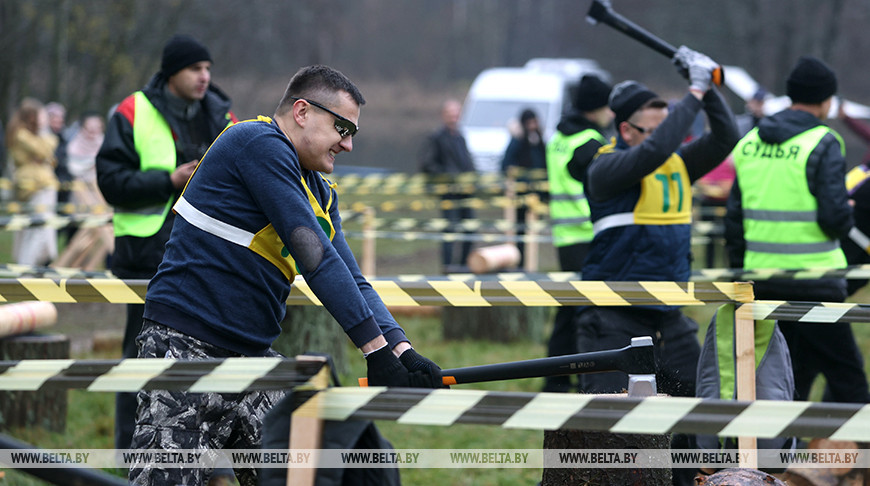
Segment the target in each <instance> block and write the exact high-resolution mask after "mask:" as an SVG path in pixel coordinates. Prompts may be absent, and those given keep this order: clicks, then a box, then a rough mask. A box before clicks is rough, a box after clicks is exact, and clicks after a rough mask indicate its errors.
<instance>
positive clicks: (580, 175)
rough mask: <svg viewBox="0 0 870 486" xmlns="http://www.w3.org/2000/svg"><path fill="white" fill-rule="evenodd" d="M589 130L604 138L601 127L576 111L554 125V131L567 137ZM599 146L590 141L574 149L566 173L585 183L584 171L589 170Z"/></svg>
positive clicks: (599, 144)
mask: <svg viewBox="0 0 870 486" xmlns="http://www.w3.org/2000/svg"><path fill="white" fill-rule="evenodd" d="M590 128H591V129H593V130H595V131H597V132H598V133H601V135H602V136H604V132H603V130H602V128H601V127H599V126H597V125H595V124H594V123H592V122H591V121H589V119H588V118H586V117H585V116H583V114H581V113H579V112H576V111H572V112H569V113H568V114H566V115H565V116H564V117H562V119H561V120H559V124H558V125H556V130H558V131H559V133H562V134H563V135H567V136H571V135H574V134H575V133H580V132H582V131H584V130H588V129H590ZM601 146H602V144H601V142H599V141H598V140H595V139H592V140H589V141H588V142H586V143H584V144H583V145H581V146H579V147H577V148H576V149H574V155H573V156H572V157H571V160H570V161H569V162H568V173H569V174H571V177H573V178H574V179H577V180H578V181H580V182H585V181H586V169H588V168H589V164H590V163H591V162H592V158H593V157H595V154H597V153H598V149H600V148H601Z"/></svg>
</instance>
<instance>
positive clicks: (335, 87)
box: [275, 64, 366, 115]
mask: <svg viewBox="0 0 870 486" xmlns="http://www.w3.org/2000/svg"><path fill="white" fill-rule="evenodd" d="M339 91H344V92H346V93H348V94H349V95H350V97H351V98H353V100H354V101H355V102H356V104H357V105H359V106H362V105H364V104H366V100H365V98H363V95H362V93H360V91H359V88H357V87H356V85H355V84H353V82H352V81H351V80H350V79H348V77H347V76H345V75H344V74H342V73H341V72H340V71H337V70H335V69H333V68H331V67H329V66H324V65H321V64H315V65H313V66H306V67H304V68H302V69H300V70H299V71H296V74H294V75H293V77H292V78H290V83H289V84H288V85H287V89H286V90H285V91H284V96H283V97H282V98H281V102H280V103H278V108H276V109H275V113H276V114H278V115H283V114H284V113H286V112H287V111H288V110H289V109H290V107H291V106H293V103H294V102H295V101H296V100H294V99H293V98H311V99H312V100H314V101H317V102H320V103H329V102H330V101H331V100H332V99H334V97H335V94H336V93H337V92H339Z"/></svg>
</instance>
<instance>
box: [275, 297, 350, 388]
mask: <svg viewBox="0 0 870 486" xmlns="http://www.w3.org/2000/svg"><path fill="white" fill-rule="evenodd" d="M347 343H348V337H347V335H346V334H345V333H344V330H343V329H342V328H341V326H340V325H339V324H338V322H336V320H335V318H333V317H332V314H330V313H329V311H327V310H326V308H325V307H321V306H311V305H290V306H287V315H286V316H284V320H283V321H281V335H280V336H278V339H276V340H275V343H274V344H272V349H274V350H275V351H278V352H279V353H281V354H283V355H284V356H287V357H288V358H292V357H294V356H296V355H299V354H304V353H306V352H308V351H313V352H318V353H326V354H328V355H330V356H332V360H333V362H334V363H335V367H336V371H338V372H344V371H346V370H347V369H348V368H347V352H346V349H347Z"/></svg>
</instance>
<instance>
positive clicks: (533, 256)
mask: <svg viewBox="0 0 870 486" xmlns="http://www.w3.org/2000/svg"><path fill="white" fill-rule="evenodd" d="M526 203H527V205H526V220H525V221H524V222H525V224H526V231H525V238H526V244H525V255H524V256H523V258H524V260H523V269H524V270H525V271H526V272H537V271H538V239H537V233H535V225H536V223H537V222H538V214H537V211H538V203H539V201H538V196H537V195H536V194H534V193H530V194H528V195H526Z"/></svg>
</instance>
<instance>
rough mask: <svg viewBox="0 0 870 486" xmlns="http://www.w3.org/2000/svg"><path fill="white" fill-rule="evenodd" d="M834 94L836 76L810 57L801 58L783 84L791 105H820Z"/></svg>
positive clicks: (821, 63)
mask: <svg viewBox="0 0 870 486" xmlns="http://www.w3.org/2000/svg"><path fill="white" fill-rule="evenodd" d="M836 92H837V75H836V74H834V71H833V70H831V68H829V67H828V65H827V64H825V63H824V62H822V61H820V60H819V59H817V58H815V57H812V56H801V58H800V59H798V62H797V64H795V67H794V69H792V70H791V74H789V75H788V80H786V82H785V93H786V94H787V95H788V97H789V98H791V101H792V102H793V103H810V104H816V103H821V102H823V101H825V100H826V99H828V98H830V97H831V96H834V93H836Z"/></svg>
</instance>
